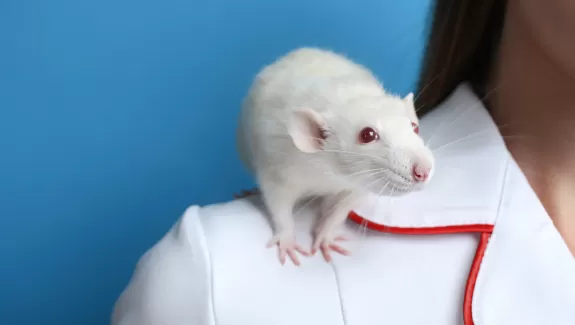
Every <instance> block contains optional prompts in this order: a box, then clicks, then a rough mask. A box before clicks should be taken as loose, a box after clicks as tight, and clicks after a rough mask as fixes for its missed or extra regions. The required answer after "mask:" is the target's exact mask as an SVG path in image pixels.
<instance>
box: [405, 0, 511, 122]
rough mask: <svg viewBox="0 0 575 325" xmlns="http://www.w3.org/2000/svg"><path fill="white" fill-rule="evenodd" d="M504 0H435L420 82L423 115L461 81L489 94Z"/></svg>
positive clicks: (420, 109)
mask: <svg viewBox="0 0 575 325" xmlns="http://www.w3.org/2000/svg"><path fill="white" fill-rule="evenodd" d="M505 7H506V1H504V0H435V6H434V8H433V10H432V20H431V26H430V28H431V29H430V35H429V40H428V44H427V48H426V52H425V55H424V61H423V67H422V71H421V75H420V79H419V83H418V87H417V88H418V89H417V93H418V94H419V95H418V96H417V101H416V105H417V107H418V114H420V115H422V114H425V113H426V112H428V111H429V110H431V109H432V108H433V107H435V106H436V105H438V104H439V103H440V102H441V101H443V100H445V99H446V97H447V96H449V94H450V93H451V92H452V91H453V90H454V89H455V88H456V87H457V85H458V84H460V83H461V82H464V81H467V82H469V83H470V84H471V85H472V87H473V88H474V91H475V92H476V93H477V94H478V96H480V97H482V96H484V95H485V88H486V87H487V83H488V78H489V73H490V70H491V66H492V62H493V60H494V57H495V55H496V51H497V48H498V45H499V39H500V37H501V30H502V29H503V20H504V15H505Z"/></svg>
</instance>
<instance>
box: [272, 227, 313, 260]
mask: <svg viewBox="0 0 575 325" xmlns="http://www.w3.org/2000/svg"><path fill="white" fill-rule="evenodd" d="M276 245H277V246H278V250H279V259H280V263H281V264H282V265H284V264H285V262H286V258H287V257H288V256H289V257H290V259H291V260H292V262H293V263H294V264H295V265H296V266H300V265H301V262H300V260H299V258H298V256H297V253H300V254H302V255H304V256H310V254H309V253H308V252H307V251H306V250H304V249H303V247H301V246H300V245H299V244H297V243H296V241H295V238H294V237H293V236H284V235H279V236H278V235H276V236H274V237H273V238H272V239H271V240H270V241H269V243H268V244H267V247H268V248H271V247H273V246H276Z"/></svg>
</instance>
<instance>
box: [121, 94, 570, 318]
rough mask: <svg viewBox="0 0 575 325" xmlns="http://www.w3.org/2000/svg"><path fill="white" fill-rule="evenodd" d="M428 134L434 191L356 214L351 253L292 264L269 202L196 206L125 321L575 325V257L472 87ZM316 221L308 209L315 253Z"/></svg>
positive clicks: (140, 285) (375, 201) (441, 111)
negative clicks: (267, 209) (275, 244)
mask: <svg viewBox="0 0 575 325" xmlns="http://www.w3.org/2000/svg"><path fill="white" fill-rule="evenodd" d="M420 129H421V135H422V136H423V137H424V139H426V141H427V140H430V147H432V148H437V150H436V151H435V155H436V161H437V163H436V171H435V174H434V176H433V178H432V180H431V182H430V184H429V186H428V187H427V188H426V189H425V190H424V191H421V192H417V193H413V194H410V195H407V196H403V197H401V198H396V199H389V198H375V197H374V198H372V201H371V202H369V203H368V204H365V205H363V206H361V207H357V209H354V213H352V214H351V215H350V222H349V223H348V224H347V225H346V230H347V231H348V232H349V233H351V234H352V235H353V238H352V240H351V241H349V242H347V243H344V245H345V247H347V248H348V249H350V250H351V251H352V255H351V256H347V257H346V256H341V255H337V254H334V255H335V256H334V261H333V263H332V264H328V263H326V262H325V261H324V260H323V259H322V257H321V254H316V256H314V257H310V258H305V257H302V265H301V266H300V267H299V268H298V267H296V266H293V264H290V263H289V260H288V263H287V264H286V265H285V266H281V265H280V263H279V261H278V257H277V249H275V248H271V249H267V248H265V245H266V243H267V241H268V240H269V239H270V238H271V228H270V225H269V223H268V221H267V219H266V216H265V214H264V213H262V212H261V211H262V210H261V209H260V207H261V202H260V200H259V197H258V196H252V197H248V198H244V199H238V200H233V201H230V202H225V203H220V204H214V205H210V206H196V205H193V206H191V207H189V208H188V209H187V210H186V211H185V213H184V214H183V216H182V217H181V218H180V219H179V221H178V222H177V223H176V224H175V225H174V226H173V228H172V229H171V230H170V231H169V232H168V233H167V234H166V235H165V237H164V238H163V239H161V240H160V241H159V242H158V243H157V244H156V245H155V246H153V247H152V248H151V249H150V250H149V251H148V252H147V253H146V254H145V255H144V256H142V258H141V260H140V262H139V263H138V265H137V267H136V269H135V272H134V275H133V277H132V279H131V281H130V283H129V284H128V285H127V287H126V289H125V291H124V292H123V293H122V294H121V296H120V297H119V299H118V302H117V304H116V307H115V310H114V314H113V316H112V325H384V324H389V325H419V324H421V325H452V324H453V325H455V324H465V325H514V324H518V325H531V324H532V325H572V324H575V258H574V257H573V256H572V254H571V253H570V252H569V250H568V248H567V246H566V244H565V242H564V241H563V240H562V238H561V236H560V235H559V233H558V232H557V229H556V228H555V227H554V224H553V223H552V221H551V219H550V218H549V216H548V215H547V213H546V211H545V210H544V208H543V206H542V204H541V203H540V201H539V200H538V198H537V197H536V195H535V193H534V192H533V190H532V189H531V187H530V186H529V184H528V183H527V181H526V179H525V177H524V175H523V174H522V172H521V170H520V169H519V168H518V166H517V165H516V163H515V162H514V160H513V159H512V157H511V156H510V154H509V153H508V151H507V150H506V147H505V145H504V142H503V140H502V137H501V136H500V134H499V132H498V128H497V127H496V125H495V124H494V123H493V121H492V120H491V118H490V116H489V114H488V112H487V111H486V109H485V108H484V107H483V105H482V104H481V103H480V101H479V100H478V98H477V97H476V96H475V94H474V93H473V92H472V91H471V89H470V87H468V85H466V84H462V85H460V86H459V87H458V88H457V89H456V91H454V93H453V94H452V95H451V96H450V97H449V98H448V99H447V100H446V101H445V102H444V103H442V104H441V105H439V107H437V108H436V109H435V110H434V111H432V112H431V113H429V114H428V115H426V116H425V117H424V118H423V119H422V120H421V128H420ZM314 212H315V207H314V205H313V204H310V205H308V206H307V207H304V208H303V209H301V210H300V211H299V212H298V213H297V219H298V223H297V227H298V239H299V240H300V241H301V243H303V244H305V245H308V246H309V245H311V237H310V235H309V230H310V227H311V221H312V220H313V217H312V216H313V215H314ZM358 223H363V227H361V226H360V225H359V224H358ZM365 225H368V226H369V228H371V230H366V227H365Z"/></svg>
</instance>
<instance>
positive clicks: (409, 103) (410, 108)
mask: <svg viewBox="0 0 575 325" xmlns="http://www.w3.org/2000/svg"><path fill="white" fill-rule="evenodd" d="M403 102H404V103H405V108H406V109H407V116H408V117H409V119H410V120H411V121H412V122H413V123H415V124H419V119H418V118H417V112H416V110H415V104H414V102H413V93H409V94H407V95H406V96H405V97H404V98H403Z"/></svg>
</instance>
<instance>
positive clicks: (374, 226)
mask: <svg viewBox="0 0 575 325" xmlns="http://www.w3.org/2000/svg"><path fill="white" fill-rule="evenodd" d="M349 219H350V220H351V221H353V222H355V223H357V224H360V225H362V226H364V227H366V228H368V229H370V230H373V231H378V232H386V233H392V234H400V235H440V234H456V233H468V232H471V233H479V234H480V237H479V244H478V245H477V249H476V250H475V256H474V257H473V262H472V263H471V267H470V269H469V275H468V276H467V283H466V284H465V294H464V296H463V322H464V324H465V325H474V322H473V306H472V302H473V293H474V292H475V282H476V281H477V275H478V274H479V269H480V268H481V262H482V260H483V255H484V254H485V250H486V249H487V243H488V242H489V238H490V237H491V234H492V233H493V228H494V226H493V225H488V224H472V225H453V226H440V227H390V226H386V225H382V224H379V223H375V222H373V221H370V220H367V219H365V218H363V217H362V216H360V215H358V214H357V213H355V212H353V211H352V212H350V213H349Z"/></svg>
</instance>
